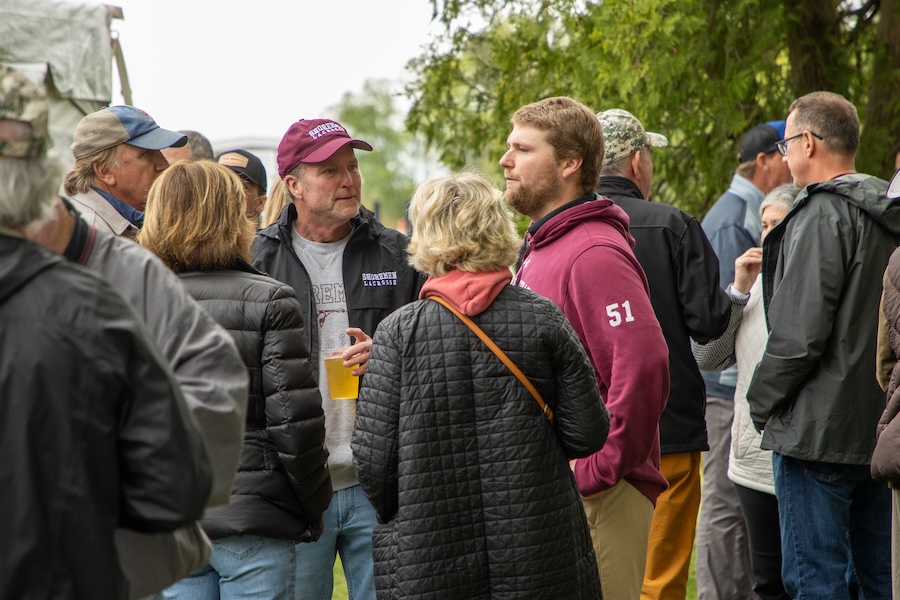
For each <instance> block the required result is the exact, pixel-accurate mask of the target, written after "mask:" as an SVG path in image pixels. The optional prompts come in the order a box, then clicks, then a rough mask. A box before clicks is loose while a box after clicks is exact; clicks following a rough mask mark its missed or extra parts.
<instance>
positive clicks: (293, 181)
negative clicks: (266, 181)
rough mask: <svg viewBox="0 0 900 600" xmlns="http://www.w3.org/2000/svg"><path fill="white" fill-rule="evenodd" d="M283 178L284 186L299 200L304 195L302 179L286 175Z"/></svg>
mask: <svg viewBox="0 0 900 600" xmlns="http://www.w3.org/2000/svg"><path fill="white" fill-rule="evenodd" d="M283 179H284V187H286V188H287V189H288V191H289V192H290V193H291V196H293V197H294V199H295V200H299V199H300V198H302V197H303V186H302V185H300V180H299V179H298V178H297V177H294V176H293V175H285V176H284V178H283Z"/></svg>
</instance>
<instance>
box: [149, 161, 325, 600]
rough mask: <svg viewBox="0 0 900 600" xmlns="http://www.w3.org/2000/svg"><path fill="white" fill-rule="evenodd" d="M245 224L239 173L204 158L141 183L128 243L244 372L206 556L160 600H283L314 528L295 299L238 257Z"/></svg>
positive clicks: (248, 225)
mask: <svg viewBox="0 0 900 600" xmlns="http://www.w3.org/2000/svg"><path fill="white" fill-rule="evenodd" d="M255 229H256V228H255V224H254V223H253V222H252V221H251V220H250V219H249V218H248V217H247V216H246V203H245V199H244V188H243V186H242V184H241V181H240V179H239V178H238V176H237V175H236V174H234V173H233V172H232V171H230V170H229V169H228V168H227V167H224V166H222V165H219V164H216V163H214V162H212V161H194V162H188V161H179V162H176V163H175V164H173V165H172V166H170V167H169V168H168V169H166V170H165V171H164V172H163V173H162V175H160V176H159V178H158V179H157V180H156V181H155V182H154V184H153V186H152V187H151V188H150V194H149V196H148V198H147V207H146V212H145V216H144V227H143V229H142V230H141V233H140V235H139V238H138V241H139V242H140V243H141V244H142V245H143V246H145V247H147V248H148V249H150V250H152V251H153V252H155V253H156V254H157V256H159V257H160V258H161V259H162V260H163V262H165V263H166V264H167V265H168V266H169V267H170V268H171V269H172V270H173V271H175V272H176V273H178V274H179V275H180V276H181V280H182V282H183V283H184V285H185V288H186V289H187V290H188V292H189V293H190V294H191V295H192V296H193V297H194V298H195V299H196V300H197V301H198V302H199V303H200V304H201V305H202V306H203V308H205V309H206V310H207V311H208V312H209V314H210V315H211V316H212V317H213V318H214V319H215V320H216V321H217V322H218V323H219V324H220V325H222V326H223V327H224V328H225V329H226V330H228V332H229V333H230V334H231V335H232V337H233V338H234V341H235V343H236V344H237V347H238V350H239V351H240V354H241V357H242V358H243V359H244V362H245V364H246V366H247V369H248V371H249V374H250V396H249V402H248V406H247V422H246V431H245V435H244V446H243V451H242V455H241V461H240V464H239V466H238V472H237V475H236V477H235V479H234V486H233V489H232V494H231V500H230V502H229V504H227V505H225V506H217V507H213V508H209V509H207V511H206V513H205V514H204V518H203V519H202V521H201V525H202V526H203V529H204V530H205V531H206V533H207V535H209V537H210V539H211V540H212V542H213V554H212V559H211V560H210V563H209V565H208V566H206V567H204V568H202V569H200V570H199V571H196V572H194V573H192V574H191V575H190V576H188V577H187V578H186V579H184V580H182V581H180V582H178V583H176V584H175V585H173V586H172V587H170V588H169V589H167V590H165V592H164V595H165V597H166V598H191V599H198V598H199V599H204V598H210V599H213V598H223V599H227V598H238V597H240V598H244V597H249V596H253V597H258V598H272V599H282V598H284V599H288V598H291V599H292V598H294V586H293V581H294V569H295V546H294V545H295V543H297V542H304V541H312V540H315V539H317V538H318V537H319V535H321V532H322V518H321V516H322V513H323V512H324V511H325V508H326V507H327V506H328V502H329V501H330V499H331V493H332V492H331V481H330V478H329V476H328V470H327V467H326V460H327V456H328V453H327V451H326V450H325V449H324V445H323V444H324V441H325V418H324V414H323V412H322V400H321V397H320V395H319V388H318V383H317V381H316V374H315V369H314V368H313V365H312V364H311V363H310V360H309V343H308V341H307V336H306V333H305V332H304V330H303V322H302V317H301V310H300V305H299V303H298V302H297V299H296V297H295V295H294V291H293V289H291V288H290V287H289V286H287V285H284V284H282V283H280V282H277V281H275V280H274V279H271V278H269V277H265V276H263V275H262V274H260V273H259V272H258V271H256V270H255V269H254V268H253V267H251V266H250V265H249V263H248V259H249V255H250V244H251V242H252V241H253V237H254V233H255ZM210 458H211V459H212V460H215V458H216V457H214V456H213V457H210Z"/></svg>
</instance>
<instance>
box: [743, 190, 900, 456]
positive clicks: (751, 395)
mask: <svg viewBox="0 0 900 600" xmlns="http://www.w3.org/2000/svg"><path fill="white" fill-rule="evenodd" d="M886 189H887V183H886V182H885V181H883V180H881V179H878V178H876V177H872V176H870V175H863V174H852V175H843V176H841V177H837V178H835V179H832V180H829V181H824V182H821V183H814V184H810V185H808V186H807V187H806V188H804V190H803V191H802V192H801V193H800V195H799V196H798V197H797V200H796V201H795V203H794V207H793V209H791V211H790V212H789V213H788V214H787V216H786V217H785V218H784V220H783V221H782V222H781V223H780V224H779V225H778V226H777V227H775V228H774V229H772V231H771V232H770V233H769V235H768V236H766V240H765V242H764V244H763V265H762V277H763V300H764V302H765V307H766V319H767V322H768V326H769V331H770V334H769V341H768V343H767V345H766V351H765V353H764V354H763V357H762V361H761V362H760V364H759V367H757V369H756V373H755V375H754V377H753V380H752V382H751V384H750V389H749V391H748V393H747V400H748V402H749V403H750V414H751V417H752V419H753V423H754V425H755V426H756V428H757V430H760V431H762V432H763V437H762V447H763V448H765V449H767V450H773V451H775V452H778V453H779V454H783V455H785V456H791V457H793V458H798V459H802V460H811V461H819V462H829V463H842V464H857V465H865V464H869V461H870V459H871V456H872V450H873V447H874V445H875V426H876V424H877V423H878V418H879V416H880V415H881V412H882V410H883V409H884V394H883V392H882V391H881V389H880V388H879V386H878V383H877V381H876V379H875V376H874V373H875V353H876V337H877V316H878V310H879V300H880V298H881V289H882V286H881V282H882V275H883V273H884V270H885V267H886V266H887V264H888V260H889V258H890V256H891V253H892V252H893V251H894V248H895V247H896V246H897V242H898V240H900V201H897V200H887V199H886V198H885V196H884V194H885V190H886Z"/></svg>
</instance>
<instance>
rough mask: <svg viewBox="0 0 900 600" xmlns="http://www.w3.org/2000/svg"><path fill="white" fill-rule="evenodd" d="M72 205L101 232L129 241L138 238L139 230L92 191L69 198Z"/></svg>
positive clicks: (89, 223)
mask: <svg viewBox="0 0 900 600" xmlns="http://www.w3.org/2000/svg"><path fill="white" fill-rule="evenodd" d="M68 198H69V200H71V201H72V204H73V205H74V206H75V208H76V209H77V210H78V212H80V213H81V217H82V218H83V219H84V220H85V221H87V224H88V225H90V226H91V227H94V228H95V229H99V230H101V231H108V232H109V233H111V234H113V235H122V236H125V237H127V238H129V239H132V240H133V239H135V238H137V234H138V228H137V227H135V226H134V225H132V224H131V222H130V221H129V220H128V219H126V218H125V217H123V216H122V215H121V214H119V211H117V210H116V209H115V208H113V205H112V204H110V203H109V202H107V201H106V198H104V197H103V196H101V195H100V194H98V193H97V192H95V191H94V190H90V191H89V192H86V193H83V194H75V195H74V196H68Z"/></svg>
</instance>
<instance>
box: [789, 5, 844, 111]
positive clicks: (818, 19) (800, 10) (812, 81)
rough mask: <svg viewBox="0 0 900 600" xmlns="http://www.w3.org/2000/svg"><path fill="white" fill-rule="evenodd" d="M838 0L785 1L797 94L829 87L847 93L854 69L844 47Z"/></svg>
mask: <svg viewBox="0 0 900 600" xmlns="http://www.w3.org/2000/svg"><path fill="white" fill-rule="evenodd" d="M838 4H839V1H836V0H831V1H828V0H793V1H792V2H790V3H785V9H784V10H785V18H786V20H787V33H788V39H787V42H788V55H789V57H790V61H791V87H792V89H793V92H794V96H795V97H800V96H802V95H804V94H808V93H809V92H815V91H818V90H828V91H830V92H836V93H838V94H842V95H844V96H845V97H846V96H847V95H848V92H849V89H850V81H851V73H850V60H849V53H848V52H847V49H846V48H844V47H843V40H842V33H841V21H840V15H839V13H838V10H837V5H838Z"/></svg>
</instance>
